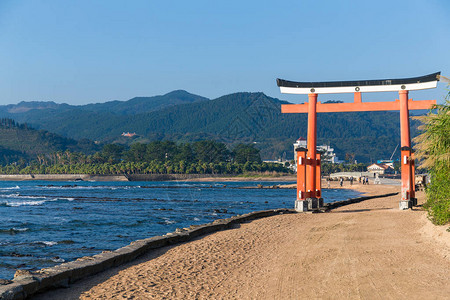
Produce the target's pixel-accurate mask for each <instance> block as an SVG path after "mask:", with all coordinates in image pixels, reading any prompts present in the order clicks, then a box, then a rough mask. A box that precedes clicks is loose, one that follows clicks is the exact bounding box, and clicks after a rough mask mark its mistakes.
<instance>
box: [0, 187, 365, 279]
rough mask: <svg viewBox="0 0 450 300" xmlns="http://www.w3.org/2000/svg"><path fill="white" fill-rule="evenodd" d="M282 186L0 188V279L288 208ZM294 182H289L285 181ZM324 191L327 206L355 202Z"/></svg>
mask: <svg viewBox="0 0 450 300" xmlns="http://www.w3.org/2000/svg"><path fill="white" fill-rule="evenodd" d="M286 183H289V182H282V183H281V182H208V183H199V182H175V181H170V182H44V181H32V182H7V181H4V182H0V278H5V279H11V278H12V277H13V275H14V273H15V270H16V269H19V268H20V269H30V270H35V269H40V268H44V267H49V266H53V265H55V264H58V263H61V262H64V261H70V260H74V259H76V258H79V257H82V256H86V255H94V254H97V253H100V252H101V251H103V250H114V249H117V248H120V247H123V246H125V245H128V244H129V243H130V242H132V241H134V240H137V239H142V238H147V237H151V236H155V235H162V234H165V233H167V232H172V231H174V230H175V229H176V228H182V227H188V226H189V225H192V224H203V223H208V222H211V221H213V220H215V219H219V218H228V217H231V216H233V215H237V214H244V213H248V212H252V211H258V210H266V209H275V208H293V206H294V200H295V190H293V189H242V187H248V186H256V185H257V184H263V185H275V184H286ZM292 183H293V182H292ZM358 195H359V193H358V192H355V191H351V190H324V191H323V196H324V199H325V201H326V202H333V201H337V200H344V199H347V198H353V197H357V196H358Z"/></svg>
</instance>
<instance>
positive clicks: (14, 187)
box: [0, 185, 20, 190]
mask: <svg viewBox="0 0 450 300" xmlns="http://www.w3.org/2000/svg"><path fill="white" fill-rule="evenodd" d="M19 189H20V186H18V185H16V186H13V187H5V188H0V190H19Z"/></svg>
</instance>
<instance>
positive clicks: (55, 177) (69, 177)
mask: <svg viewBox="0 0 450 300" xmlns="http://www.w3.org/2000/svg"><path fill="white" fill-rule="evenodd" d="M0 180H1V181H28V180H47V181H76V180H82V181H129V180H128V178H127V177H126V176H124V175H89V174H13V175H3V174H1V175H0Z"/></svg>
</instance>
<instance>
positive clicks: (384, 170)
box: [367, 164, 394, 175]
mask: <svg viewBox="0 0 450 300" xmlns="http://www.w3.org/2000/svg"><path fill="white" fill-rule="evenodd" d="M393 171H394V168H393V167H391V166H389V165H380V164H371V165H370V166H368V167H367V172H371V173H373V174H374V175H375V174H380V175H381V174H391V173H393Z"/></svg>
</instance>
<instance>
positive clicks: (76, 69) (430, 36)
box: [0, 0, 450, 104]
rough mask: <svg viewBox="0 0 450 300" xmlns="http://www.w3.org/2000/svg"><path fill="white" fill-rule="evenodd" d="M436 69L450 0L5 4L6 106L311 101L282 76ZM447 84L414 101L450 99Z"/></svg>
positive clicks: (0, 18)
mask: <svg viewBox="0 0 450 300" xmlns="http://www.w3.org/2000/svg"><path fill="white" fill-rule="evenodd" d="M436 71H442V74H443V75H446V76H447V77H450V1H448V0H440V1H439V0H427V1H424V0H421V1H415V0H405V1H403V0H402V1H395V0H390V1H385V0H377V1H300V0H299V1H263V0H259V1H243V0H240V1H234V0H229V1H211V0H208V1H206V0H204V1H203V0H202V1H195V0H193V1H185V0H183V1H150V0H148V1H138V0H134V1H113V0H108V1H106V0H105V1H92V0H84V1H60V0H46V1H44V0H42V1H39V0H29V1H20V0H1V1H0V104H9V103H18V102H20V101H32V100H39V101H55V102H58V103H62V102H65V103H70V104H85V103H90V102H105V101H109V100H115V99H117V100H127V99H130V98H132V97H134V96H153V95H158V94H165V93H167V92H170V91H172V90H175V89H185V90H187V91H189V92H191V93H195V94H199V95H202V96H205V97H209V98H216V97H219V96H222V95H225V94H230V93H234V92H240V91H249V92H264V93H266V94H267V95H269V96H272V97H277V98H280V99H286V100H289V101H293V102H303V101H305V100H306V98H303V97H305V96H289V95H283V94H280V92H279V89H278V87H277V86H276V82H275V79H276V78H277V77H279V78H283V79H288V80H295V81H325V80H330V81H331V80H357V79H380V78H381V79H382V78H397V77H399V78H402V77H414V76H420V75H425V74H429V73H433V72H436ZM445 87H446V85H445V84H444V83H440V84H439V85H438V89H435V90H428V91H421V92H413V93H410V96H412V97H413V98H414V99H417V100H419V99H433V98H434V99H438V100H439V102H442V97H443V95H444V94H445V93H446V92H445ZM324 97H325V96H324ZM395 97H396V94H395V93H389V94H386V95H380V94H378V95H374V94H371V95H368V96H367V97H365V98H363V100H364V99H368V100H372V99H373V100H374V99H379V100H393V98H395ZM326 98H329V99H344V100H347V98H345V97H343V96H342V95H330V96H326ZM384 98H385V99H384ZM319 100H322V101H323V100H326V99H324V98H322V99H319Z"/></svg>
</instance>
